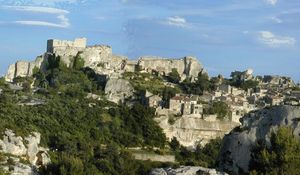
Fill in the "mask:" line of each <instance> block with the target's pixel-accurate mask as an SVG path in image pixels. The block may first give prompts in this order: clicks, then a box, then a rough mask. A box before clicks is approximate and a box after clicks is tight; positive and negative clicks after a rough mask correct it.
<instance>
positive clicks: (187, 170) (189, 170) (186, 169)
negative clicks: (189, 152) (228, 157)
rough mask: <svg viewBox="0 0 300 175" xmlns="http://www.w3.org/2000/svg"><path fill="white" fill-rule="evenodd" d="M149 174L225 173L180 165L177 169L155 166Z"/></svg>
mask: <svg viewBox="0 0 300 175" xmlns="http://www.w3.org/2000/svg"><path fill="white" fill-rule="evenodd" d="M149 175H226V173H223V172H219V171H217V170H215V169H209V168H203V167H193V166H182V167H180V168H177V169H172V168H155V169H153V170H151V172H150V173H149Z"/></svg>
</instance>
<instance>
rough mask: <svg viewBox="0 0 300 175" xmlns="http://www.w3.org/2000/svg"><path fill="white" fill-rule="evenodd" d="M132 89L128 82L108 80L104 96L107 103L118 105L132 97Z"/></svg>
mask: <svg viewBox="0 0 300 175" xmlns="http://www.w3.org/2000/svg"><path fill="white" fill-rule="evenodd" d="M133 92H134V89H133V87H132V85H131V84H130V83H129V81H127V80H124V79H114V78H113V79H109V80H108V82H107V83H106V86H105V94H106V95H107V99H108V100H109V101H112V102H115V103H119V102H124V101H125V99H127V98H130V97H132V96H133Z"/></svg>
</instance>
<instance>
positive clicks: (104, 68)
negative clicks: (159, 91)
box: [6, 38, 205, 82]
mask: <svg viewBox="0 0 300 175" xmlns="http://www.w3.org/2000/svg"><path fill="white" fill-rule="evenodd" d="M86 42H87V41H86V39H85V38H79V39H75V41H65V40H48V42H47V52H46V53H45V54H44V55H43V56H40V57H38V58H37V60H36V61H34V62H24V61H19V62H17V63H16V64H13V65H11V66H10V67H9V70H8V72H7V74H6V80H7V81H10V82H11V81H12V80H13V79H14V78H15V77H18V76H21V77H27V76H31V75H32V71H33V69H34V67H37V68H42V70H44V68H45V67H46V65H47V60H48V57H49V55H53V54H54V55H56V56H59V57H60V60H61V62H63V63H64V64H65V65H66V66H72V64H73V61H74V57H76V56H78V57H81V58H82V59H83V60H84V62H85V66H86V67H90V68H92V69H93V70H94V71H95V72H96V73H98V74H100V75H107V76H108V77H111V76H115V75H116V73H117V74H121V73H123V72H125V71H129V72H133V71H136V70H137V69H136V68H139V69H138V70H142V71H146V72H149V73H152V72H153V71H154V72H158V73H160V74H162V75H167V74H168V73H170V72H171V71H172V69H176V70H177V71H178V72H179V75H180V76H181V79H182V80H184V79H185V78H186V77H191V78H192V80H194V79H195V78H197V76H198V74H199V72H205V71H204V69H203V66H202V65H201V64H200V63H199V61H198V60H197V59H196V58H194V57H184V58H182V59H166V58H161V57H141V58H140V59H139V60H138V61H128V58H127V57H124V56H118V55H114V54H112V48H111V47H110V46H106V45H95V46H86Z"/></svg>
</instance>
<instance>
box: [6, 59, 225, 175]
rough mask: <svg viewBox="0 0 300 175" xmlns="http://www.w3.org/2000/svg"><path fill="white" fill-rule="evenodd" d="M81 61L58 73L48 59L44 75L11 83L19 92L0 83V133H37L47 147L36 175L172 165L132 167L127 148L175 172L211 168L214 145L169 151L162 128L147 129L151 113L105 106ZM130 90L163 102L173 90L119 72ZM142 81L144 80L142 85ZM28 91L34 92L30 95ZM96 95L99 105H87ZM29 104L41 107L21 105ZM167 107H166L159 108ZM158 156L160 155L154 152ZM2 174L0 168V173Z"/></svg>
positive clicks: (156, 79)
mask: <svg viewBox="0 0 300 175" xmlns="http://www.w3.org/2000/svg"><path fill="white" fill-rule="evenodd" d="M83 66H84V62H83V60H82V59H81V58H79V57H75V58H74V61H73V66H71V67H70V68H68V67H66V66H65V65H64V64H62V63H61V62H60V58H59V57H55V56H53V57H50V58H49V63H48V65H47V70H46V71H40V70H39V69H36V68H35V69H34V75H33V77H30V78H20V77H17V78H16V79H15V80H14V81H15V83H17V84H20V85H22V86H23V90H16V89H11V88H9V87H8V85H7V84H6V83H5V81H4V79H3V78H1V79H0V89H2V90H3V93H0V119H1V122H0V132H1V133H2V132H3V131H4V130H5V128H9V129H12V130H14V131H15V132H16V134H17V135H20V136H27V135H28V134H29V133H30V132H32V131H38V132H40V133H41V134H42V145H43V146H45V147H48V148H50V151H49V153H50V155H51V160H52V163H51V165H49V166H48V167H47V168H44V169H42V170H41V171H42V173H43V174H49V175H50V174H52V175H54V174H55V175H68V174H70V175H71V174H72V175H73V174H76V175H81V174H93V175H97V174H130V175H131V174H147V172H148V171H149V170H150V169H152V168H153V167H169V166H176V165H174V164H168V163H157V162H150V161H137V160H135V159H134V158H133V156H132V153H131V151H130V149H128V148H130V147H141V148H145V149H147V150H148V149H150V150H151V149H152V148H154V147H155V148H159V149H161V150H168V149H169V147H171V152H173V154H175V155H176V159H177V161H178V162H179V163H180V164H183V165H201V166H205V167H213V166H214V161H215V159H216V156H217V152H218V149H219V143H220V140H217V141H213V142H212V143H211V144H208V145H207V146H205V147H200V146H199V147H198V148H197V150H196V152H191V151H188V150H187V149H186V148H185V147H183V146H180V145H179V143H178V141H177V142H176V144H178V145H177V146H175V147H174V145H172V144H174V143H172V142H173V141H172V142H171V145H169V144H168V142H167V141H166V137H165V135H164V134H163V132H162V129H161V128H160V127H159V126H158V125H157V123H156V122H154V120H153V118H154V117H155V114H154V112H155V111H154V109H152V108H148V107H145V106H143V105H141V104H140V103H139V102H136V104H135V105H132V107H128V106H125V105H121V104H120V105H117V104H114V103H111V102H109V101H107V100H106V99H105V97H104V95H103V88H104V85H105V84H103V82H99V81H97V80H98V77H97V75H96V73H95V72H94V71H93V70H91V69H89V68H84V67H83ZM125 77H126V78H128V79H129V80H130V81H131V83H133V85H134V87H135V88H136V89H137V90H138V91H145V90H150V91H151V92H153V93H155V94H159V95H161V96H162V97H163V99H164V100H165V101H168V99H169V98H171V97H173V96H174V95H175V94H176V93H177V92H180V88H179V87H177V86H174V87H170V86H166V85H165V80H164V79H162V78H160V77H159V76H156V75H149V74H143V73H126V74H125ZM147 79H148V80H147ZM31 84H34V86H35V87H38V88H34V89H31V86H30V85H31ZM88 93H93V94H97V95H99V96H100V97H101V100H95V99H92V98H87V95H88ZM31 100H38V101H41V102H42V103H44V104H41V105H34V106H27V105H21V104H25V103H26V102H29V101H31ZM166 105H167V104H166ZM158 152H163V151H158ZM1 173H3V172H2V170H1V169H0V174H1Z"/></svg>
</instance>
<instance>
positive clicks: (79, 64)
mask: <svg viewBox="0 0 300 175" xmlns="http://www.w3.org/2000/svg"><path fill="white" fill-rule="evenodd" d="M83 67H84V59H83V58H81V57H80V56H78V55H77V56H76V57H74V62H73V69H77V70H80V69H81V68H83Z"/></svg>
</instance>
